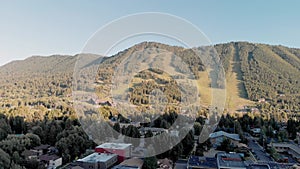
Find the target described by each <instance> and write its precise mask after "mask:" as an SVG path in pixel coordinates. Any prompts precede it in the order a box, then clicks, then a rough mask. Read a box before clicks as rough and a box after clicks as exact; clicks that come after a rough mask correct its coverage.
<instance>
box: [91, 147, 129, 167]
mask: <svg viewBox="0 0 300 169" xmlns="http://www.w3.org/2000/svg"><path fill="white" fill-rule="evenodd" d="M131 149H132V144H125V143H104V144H101V145H99V146H97V147H96V148H95V152H97V153H113V154H117V155H118V162H123V161H124V160H126V159H128V158H131Z"/></svg>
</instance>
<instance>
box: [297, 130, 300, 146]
mask: <svg viewBox="0 0 300 169" xmlns="http://www.w3.org/2000/svg"><path fill="white" fill-rule="evenodd" d="M297 141H298V145H299V146H300V133H299V132H297Z"/></svg>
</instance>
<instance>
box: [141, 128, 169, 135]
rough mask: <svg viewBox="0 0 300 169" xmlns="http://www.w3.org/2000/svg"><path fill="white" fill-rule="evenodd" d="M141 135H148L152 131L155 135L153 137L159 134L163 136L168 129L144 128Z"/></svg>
mask: <svg viewBox="0 0 300 169" xmlns="http://www.w3.org/2000/svg"><path fill="white" fill-rule="evenodd" d="M139 131H140V134H141V135H144V134H145V133H147V131H151V132H152V133H153V135H157V134H161V133H164V132H168V130H167V129H164V128H156V127H142V128H140V129H139Z"/></svg>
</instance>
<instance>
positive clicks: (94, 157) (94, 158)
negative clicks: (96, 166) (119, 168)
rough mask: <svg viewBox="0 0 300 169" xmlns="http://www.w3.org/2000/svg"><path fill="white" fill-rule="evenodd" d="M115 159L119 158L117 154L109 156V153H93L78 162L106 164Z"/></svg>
mask: <svg viewBox="0 0 300 169" xmlns="http://www.w3.org/2000/svg"><path fill="white" fill-rule="evenodd" d="M113 157H117V155H116V154H107V153H93V154H91V155H89V156H86V157H84V158H82V159H79V160H77V161H78V162H86V163H97V162H106V161H108V160H110V159H112V158H113Z"/></svg>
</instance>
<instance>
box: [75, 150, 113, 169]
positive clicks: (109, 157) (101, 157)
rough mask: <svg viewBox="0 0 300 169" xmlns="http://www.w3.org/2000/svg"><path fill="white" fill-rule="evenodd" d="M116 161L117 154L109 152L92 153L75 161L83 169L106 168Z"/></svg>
mask: <svg viewBox="0 0 300 169" xmlns="http://www.w3.org/2000/svg"><path fill="white" fill-rule="evenodd" d="M117 161H118V155H116V154H111V153H93V154H91V155H89V156H86V157H84V158H82V159H79V160H77V161H76V164H77V165H79V166H80V167H82V168H84V169H107V168H110V167H112V166H113V165H114V164H115V163H116V162H117Z"/></svg>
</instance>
